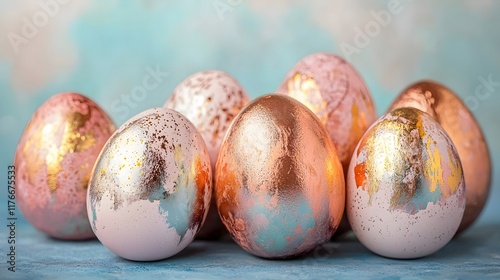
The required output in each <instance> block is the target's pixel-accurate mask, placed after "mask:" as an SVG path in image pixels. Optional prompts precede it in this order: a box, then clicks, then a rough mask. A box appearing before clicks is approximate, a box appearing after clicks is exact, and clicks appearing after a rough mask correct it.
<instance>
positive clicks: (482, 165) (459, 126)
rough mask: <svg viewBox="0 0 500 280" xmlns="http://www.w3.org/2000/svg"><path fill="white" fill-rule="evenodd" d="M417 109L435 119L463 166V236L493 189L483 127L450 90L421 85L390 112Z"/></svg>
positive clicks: (406, 93) (410, 89) (407, 92)
mask: <svg viewBox="0 0 500 280" xmlns="http://www.w3.org/2000/svg"><path fill="white" fill-rule="evenodd" d="M401 107H414V108H417V109H420V110H422V111H424V112H426V113H428V114H429V115H431V116H432V117H433V118H434V119H435V120H436V121H437V122H438V123H439V124H440V125H441V126H442V127H443V128H444V130H445V131H446V133H447V134H448V135H449V136H450V138H451V140H452V141H453V143H454V144H455V147H456V148H457V151H458V155H459V156H460V160H461V162H462V167H463V172H464V176H465V185H466V186H467V200H466V204H465V213H464V217H463V219H462V223H461V224H460V227H459V228H458V232H457V233H460V232H462V231H464V230H465V229H467V228H468V227H470V226H471V225H472V224H473V223H474V221H475V220H476V219H477V217H479V214H481V211H482V210H483V208H484V206H485V204H486V201H487V199H488V195H489V193H490V188H491V159H490V155H489V152H488V145H487V143H486V139H485V137H484V135H483V132H482V130H481V127H480V126H479V123H478V122H477V120H476V119H475V118H474V115H473V114H472V112H471V111H470V110H469V109H468V108H467V106H466V105H465V104H464V103H463V102H462V100H460V98H459V97H458V96H457V95H456V94H455V93H454V92H453V91H452V90H451V89H449V88H447V87H446V86H444V85H442V84H439V83H437V82H434V81H420V82H417V83H415V84H412V85H410V86H409V87H408V88H406V89H405V90H403V92H402V93H401V94H400V95H399V97H398V98H397V99H396V100H395V101H394V103H393V104H392V106H391V107H390V109H389V110H393V109H396V108H401Z"/></svg>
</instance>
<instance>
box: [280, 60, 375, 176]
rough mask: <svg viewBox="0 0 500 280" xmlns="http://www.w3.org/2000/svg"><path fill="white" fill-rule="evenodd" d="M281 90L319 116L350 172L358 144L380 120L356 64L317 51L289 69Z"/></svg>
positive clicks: (345, 169)
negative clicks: (376, 121) (372, 125)
mask: <svg viewBox="0 0 500 280" xmlns="http://www.w3.org/2000/svg"><path fill="white" fill-rule="evenodd" d="M277 92H278V93H282V94H286V95H288V96H290V97H293V98H295V99H297V100H298V101H300V102H301V103H302V104H304V105H306V106H307V108H309V109H310V110H311V111H313V112H314V113H315V114H316V116H318V118H319V119H320V120H321V123H323V124H324V125H325V126H326V130H327V131H328V133H329V134H330V136H331V138H332V140H333V143H334V144H335V147H336V148H337V152H338V154H339V158H340V161H341V162H342V166H343V168H344V171H347V168H348V167H349V163H350V160H351V155H352V152H353V151H354V148H355V147H356V144H358V141H359V139H360V138H361V136H363V133H364V132H365V131H366V130H367V129H368V127H369V126H370V125H371V124H372V123H373V122H374V121H375V120H376V119H377V113H376V111H375V105H374V103H373V99H372V97H371V94H370V91H369V90H368V87H367V86H366V84H365V82H364V81H363V78H362V77H361V76H360V75H359V73H358V72H357V71H356V70H355V69H354V67H353V66H352V65H351V64H349V63H348V62H347V61H345V60H344V59H342V58H341V57H339V56H336V55H334V54H330V53H321V52H320V53H313V54H310V55H308V56H306V57H304V58H303V59H302V60H300V61H299V62H298V63H297V64H296V65H295V66H294V67H293V68H292V69H291V70H290V71H289V72H288V74H287V75H286V77H285V79H284V81H283V83H282V84H281V85H280V87H279V88H278V90H277Z"/></svg>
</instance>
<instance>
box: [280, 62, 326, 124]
mask: <svg viewBox="0 0 500 280" xmlns="http://www.w3.org/2000/svg"><path fill="white" fill-rule="evenodd" d="M287 85H288V95H289V96H290V97H293V98H295V99H297V100H298V101H300V102H301V103H302V104H304V105H306V107H307V108H309V109H310V110H311V111H313V112H314V113H315V114H316V116H317V117H318V118H319V119H320V121H321V123H323V124H326V121H327V120H328V111H327V105H328V104H327V103H326V101H325V100H324V99H323V97H322V96H321V91H320V89H319V86H318V84H317V83H316V81H315V80H314V78H312V77H309V76H307V75H305V74H301V73H299V72H297V73H295V75H294V76H293V78H292V79H290V80H289V81H288V83H287Z"/></svg>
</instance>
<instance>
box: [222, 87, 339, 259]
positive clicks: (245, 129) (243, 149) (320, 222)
mask: <svg viewBox="0 0 500 280" xmlns="http://www.w3.org/2000/svg"><path fill="white" fill-rule="evenodd" d="M344 182H345V181H344V176H343V171H342V166H341V163H340V161H339V159H338V156H337V152H336V149H335V146H334V145H333V143H332V141H331V139H330V137H329V135H328V133H327V131H326V130H325V128H324V126H323V125H322V124H321V123H320V121H319V119H318V118H317V117H316V115H315V114H314V113H313V112H311V111H310V110H309V109H307V107H305V106H304V105H302V104H301V103H299V102H298V101H296V100H295V99H292V98H290V97H287V96H285V95H280V94H271V95H265V96H263V97H260V98H258V99H256V100H254V101H253V102H251V103H249V104H248V105H247V106H246V107H245V108H244V109H243V110H242V111H241V112H240V113H239V114H238V115H237V116H236V118H235V119H234V120H233V123H232V124H231V126H230V128H229V130H228V132H227V134H226V136H225V138H224V140H223V142H222V145H221V149H220V153H219V157H218V159H217V164H216V170H215V188H216V201H217V206H218V210H219V214H220V216H221V220H222V222H223V223H224V225H225V226H226V228H227V230H228V231H229V233H230V234H231V236H232V237H233V239H234V240H235V241H236V242H237V243H238V244H239V245H240V246H241V247H242V248H243V249H244V250H246V251H247V252H249V253H252V254H254V255H256V256H260V257H264V258H290V257H295V256H300V255H302V254H304V253H306V252H309V251H311V250H312V249H314V248H315V247H316V246H318V245H320V244H322V243H324V242H326V241H328V240H329V239H330V238H331V236H332V235H333V233H334V232H335V230H336V228H337V226H338V224H339V223H340V220H341V218H342V213H343V211H344V203H345V185H344Z"/></svg>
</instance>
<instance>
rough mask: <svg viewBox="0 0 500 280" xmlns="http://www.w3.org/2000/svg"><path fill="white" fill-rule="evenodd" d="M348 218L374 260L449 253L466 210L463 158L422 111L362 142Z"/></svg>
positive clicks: (397, 118) (350, 184) (388, 122)
mask: <svg viewBox="0 0 500 280" xmlns="http://www.w3.org/2000/svg"><path fill="white" fill-rule="evenodd" d="M346 209H347V215H348V218H349V222H350V224H351V227H352V229H353V231H354V233H355V234H356V236H357V238H358V239H359V241H361V243H363V244H364V245H365V246H366V247H367V248H368V249H370V250H371V251H373V252H374V253H376V254H379V255H382V256H386V257H390V258H401V259H410V258H419V257H424V256H427V255H429V254H432V253H434V252H436V251H438V250H439V249H441V248H442V247H443V246H445V245H446V244H447V243H448V242H449V241H450V240H451V238H452V237H453V235H454V234H455V232H456V231H457V229H458V227H459V225H460V222H461V220H462V217H463V214H464V209H465V183H464V175H463V171H462V165H461V162H460V158H459V156H458V152H457V150H456V148H455V146H454V144H453V142H452V141H451V139H450V138H449V136H448V135H447V134H446V132H445V131H444V129H443V128H442V127H441V126H440V125H439V124H438V123H437V122H436V121H434V120H433V119H432V117H431V116H430V115H428V114H426V113H424V112H422V111H420V110H418V109H414V108H401V109H397V110H394V111H392V112H390V113H388V114H386V115H384V116H383V117H381V118H380V119H379V120H378V121H376V122H375V123H374V124H373V125H372V126H371V127H370V128H369V129H368V131H367V132H366V133H365V135H364V136H363V137H362V138H361V141H360V143H359V144H358V146H357V147H356V149H355V151H354V154H353V157H352V160H351V164H350V166H349V170H348V172H347V208H346Z"/></svg>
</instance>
